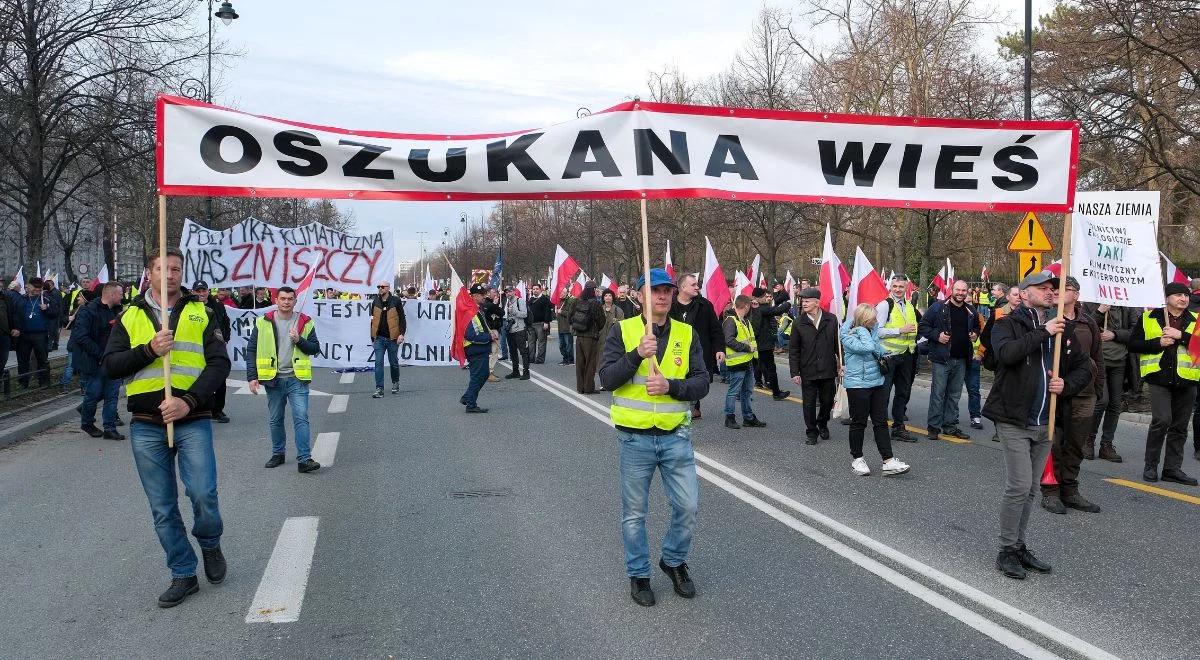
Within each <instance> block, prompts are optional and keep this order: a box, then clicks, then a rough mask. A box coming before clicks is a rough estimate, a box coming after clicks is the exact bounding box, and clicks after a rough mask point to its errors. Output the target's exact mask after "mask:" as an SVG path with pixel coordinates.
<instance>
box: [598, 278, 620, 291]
mask: <svg viewBox="0 0 1200 660" xmlns="http://www.w3.org/2000/svg"><path fill="white" fill-rule="evenodd" d="M605 289H608V290H609V291H612V292H613V293H614V294H615V293H616V292H617V283H616V282H614V281H612V280H610V279H608V275H605V274H604V273H600V291H601V292H603V291H604V290H605Z"/></svg>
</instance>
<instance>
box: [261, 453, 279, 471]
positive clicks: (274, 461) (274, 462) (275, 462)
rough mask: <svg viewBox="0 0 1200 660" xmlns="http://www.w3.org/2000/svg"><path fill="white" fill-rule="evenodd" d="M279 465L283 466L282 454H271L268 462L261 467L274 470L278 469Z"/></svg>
mask: <svg viewBox="0 0 1200 660" xmlns="http://www.w3.org/2000/svg"><path fill="white" fill-rule="evenodd" d="M280 465H283V454H272V455H271V458H270V460H268V461H267V464H266V465H264V466H263V467H265V468H274V467H279V466H280Z"/></svg>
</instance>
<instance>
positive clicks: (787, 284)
mask: <svg viewBox="0 0 1200 660" xmlns="http://www.w3.org/2000/svg"><path fill="white" fill-rule="evenodd" d="M783 290H784V291H787V294H788V300H792V299H794V298H795V297H796V278H795V277H793V276H792V271H791V269H790V268H789V269H788V272H787V276H786V277H784V278H783Z"/></svg>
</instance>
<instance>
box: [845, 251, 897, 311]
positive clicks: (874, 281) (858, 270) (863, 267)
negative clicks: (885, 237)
mask: <svg viewBox="0 0 1200 660" xmlns="http://www.w3.org/2000/svg"><path fill="white" fill-rule="evenodd" d="M887 297H888V288H887V285H886V284H884V282H883V278H882V277H880V276H879V273H877V272H875V268H874V267H873V266H872V265H871V262H870V261H868V260H867V255H865V254H863V251H862V248H861V247H858V248H855V250H854V274H853V275H851V276H850V297H849V300H848V301H847V304H846V309H847V311H852V310H854V308H856V307H858V306H859V304H861V303H867V304H868V305H878V304H879V303H881V302H883V301H884V299H886V298H887Z"/></svg>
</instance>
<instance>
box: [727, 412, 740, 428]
mask: <svg viewBox="0 0 1200 660" xmlns="http://www.w3.org/2000/svg"><path fill="white" fill-rule="evenodd" d="M725 428H727V429H740V428H742V425H741V424H738V423H737V418H736V417H734V416H733V415H725Z"/></svg>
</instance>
